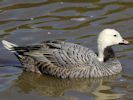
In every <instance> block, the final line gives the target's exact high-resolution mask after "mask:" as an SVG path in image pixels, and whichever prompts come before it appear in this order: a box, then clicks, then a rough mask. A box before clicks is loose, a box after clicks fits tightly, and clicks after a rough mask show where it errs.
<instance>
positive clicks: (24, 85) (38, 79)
mask: <svg viewBox="0 0 133 100" xmlns="http://www.w3.org/2000/svg"><path fill="white" fill-rule="evenodd" d="M116 78H117V77H116V76H112V77H105V78H102V79H59V78H55V77H51V76H45V75H44V76H42V75H38V74H35V73H28V72H23V73H22V74H21V75H20V76H19V77H18V79H17V80H15V84H14V87H17V88H18V89H19V92H23V93H26V94H27V93H30V92H32V91H36V92H37V93H38V94H40V95H44V96H63V95H64V93H65V92H69V91H79V92H83V93H88V94H93V95H95V96H97V97H96V98H97V100H99V99H98V97H101V94H104V93H100V91H101V90H110V87H109V86H104V85H103V83H105V82H109V81H112V80H115V79H116ZM110 95H112V94H110ZM116 95H117V94H116ZM118 95H119V94H118ZM104 96H106V94H104ZM120 96H121V95H120ZM107 97H108V96H107ZM107 97H106V99H107ZM118 97H119V96H118Z"/></svg>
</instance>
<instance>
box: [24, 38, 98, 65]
mask: <svg viewBox="0 0 133 100" xmlns="http://www.w3.org/2000/svg"><path fill="white" fill-rule="evenodd" d="M25 55H28V56H31V57H33V58H34V59H36V60H38V61H43V62H49V63H51V64H53V65H56V66H59V67H65V68H75V67H86V66H88V65H91V63H92V62H93V61H94V59H96V55H95V53H94V52H93V51H92V50H90V49H88V48H86V47H83V46H80V45H77V44H73V43H69V42H63V41H47V42H42V43H41V48H40V49H38V50H33V51H30V52H26V53H25Z"/></svg>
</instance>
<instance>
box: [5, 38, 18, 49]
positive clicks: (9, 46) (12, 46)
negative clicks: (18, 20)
mask: <svg viewBox="0 0 133 100" xmlns="http://www.w3.org/2000/svg"><path fill="white" fill-rule="evenodd" d="M2 44H3V46H4V47H5V48H6V49H7V50H9V51H11V52H16V51H15V49H14V47H18V45H16V44H13V43H11V42H8V41H6V40H2Z"/></svg>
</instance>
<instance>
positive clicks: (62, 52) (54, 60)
mask: <svg viewBox="0 0 133 100" xmlns="http://www.w3.org/2000/svg"><path fill="white" fill-rule="evenodd" d="M2 44H3V45H4V47H5V48H6V49H8V50H10V51H11V52H13V53H14V54H15V55H16V57H17V58H18V59H19V61H20V62H21V64H22V66H23V69H24V70H25V71H29V72H35V73H39V74H46V75H52V76H55V77H59V78H99V77H106V76H111V75H115V74H118V73H120V72H121V71H122V66H121V63H120V62H119V61H118V59H117V57H116V56H115V53H114V51H113V49H112V48H111V47H112V46H113V45H117V44H125V45H127V44H129V41H127V40H125V39H123V38H122V36H121V35H120V33H119V32H118V31H116V30H115V29H104V30H102V31H101V32H100V34H99V36H98V40H97V44H98V54H96V53H95V52H94V51H92V50H91V49H89V48H87V47H83V46H81V45H78V44H74V43H70V42H64V41H59V40H52V41H43V42H41V43H38V44H36V45H27V46H18V45H16V44H13V43H11V42H8V41H6V40H2Z"/></svg>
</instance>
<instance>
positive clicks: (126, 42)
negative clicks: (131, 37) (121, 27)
mask: <svg viewBox="0 0 133 100" xmlns="http://www.w3.org/2000/svg"><path fill="white" fill-rule="evenodd" d="M119 44H121V45H128V44H129V41H127V40H123V41H122V42H120V43H119Z"/></svg>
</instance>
